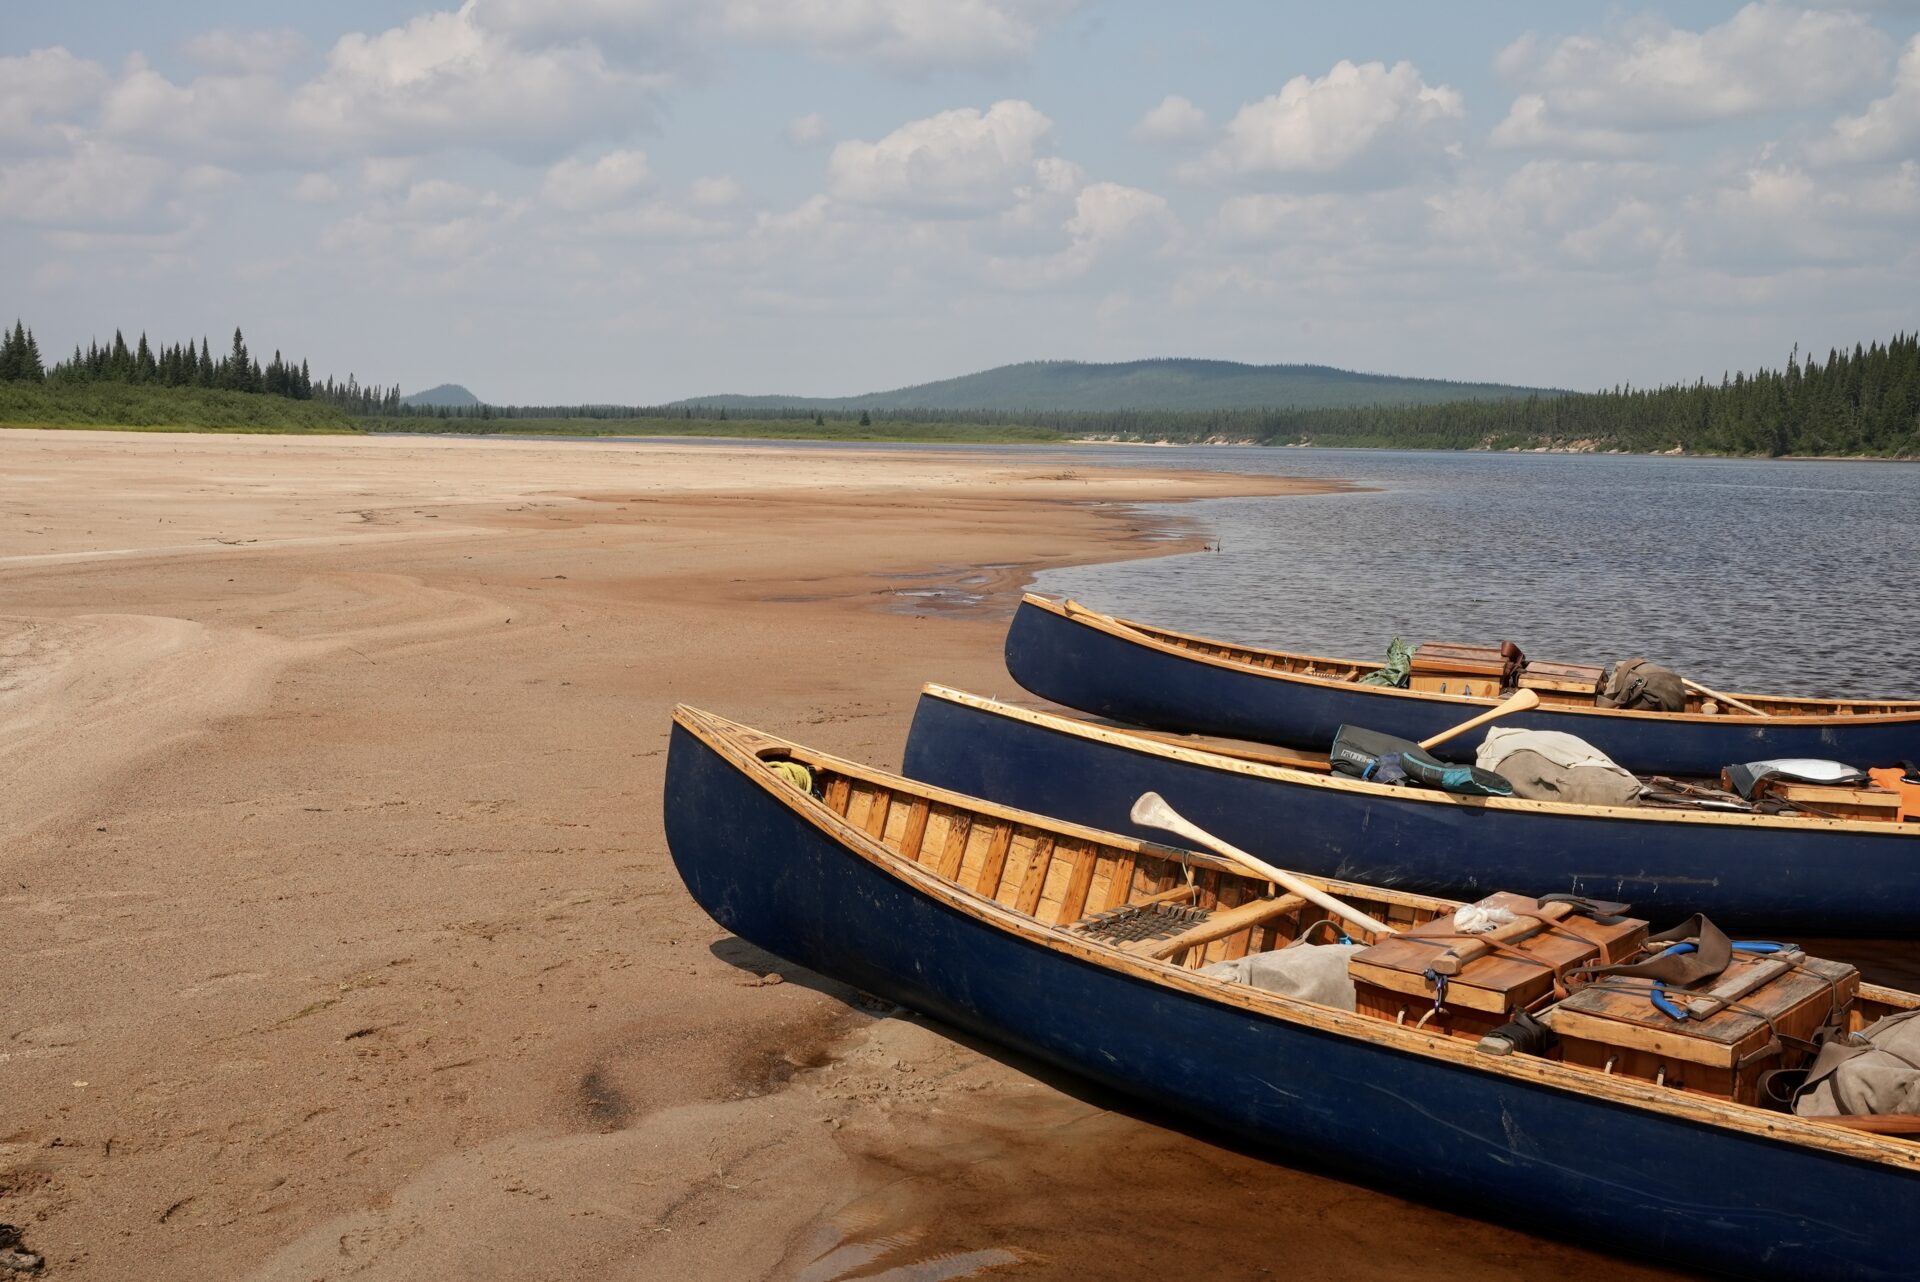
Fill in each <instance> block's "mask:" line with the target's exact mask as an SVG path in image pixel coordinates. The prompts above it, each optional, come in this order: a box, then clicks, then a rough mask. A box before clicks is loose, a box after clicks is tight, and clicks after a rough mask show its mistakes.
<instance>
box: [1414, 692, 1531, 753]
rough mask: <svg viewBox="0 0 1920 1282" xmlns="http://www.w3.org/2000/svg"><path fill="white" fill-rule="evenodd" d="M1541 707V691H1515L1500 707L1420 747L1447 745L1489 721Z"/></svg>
mask: <svg viewBox="0 0 1920 1282" xmlns="http://www.w3.org/2000/svg"><path fill="white" fill-rule="evenodd" d="M1539 706H1540V692H1539V691H1537V690H1515V691H1514V692H1513V693H1512V694H1510V695H1508V696H1507V697H1506V698H1505V699H1503V700H1501V702H1500V705H1499V706H1498V707H1494V708H1488V709H1487V710H1486V711H1485V712H1483V713H1481V714H1480V715H1479V716H1477V717H1474V718H1473V719H1472V720H1470V721H1462V722H1461V723H1460V724H1459V725H1457V726H1455V727H1454V728H1453V729H1451V730H1442V731H1441V732H1440V733H1439V734H1437V735H1435V736H1433V738H1431V739H1422V740H1421V741H1420V747H1421V748H1422V749H1428V748H1432V747H1433V745H1435V744H1436V743H1445V742H1446V741H1447V740H1449V739H1452V738H1454V737H1456V736H1458V735H1463V734H1465V733H1466V732H1467V731H1469V730H1472V729H1473V728H1474V727H1476V726H1484V725H1486V724H1487V722H1489V721H1494V720H1497V719H1498V718H1500V717H1505V716H1511V715H1512V714H1513V713H1516V712H1525V711H1526V710H1527V709H1528V708H1537V707H1539Z"/></svg>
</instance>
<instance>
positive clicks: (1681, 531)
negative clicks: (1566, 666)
mask: <svg viewBox="0 0 1920 1282" xmlns="http://www.w3.org/2000/svg"><path fill="white" fill-rule="evenodd" d="M1097 457H1098V458H1099V459H1100V460H1101V461H1111V462H1114V463H1123V464H1137V465H1143V466H1153V467H1169V466H1171V467H1182V468H1205V469H1209V470H1222V471H1233V472H1263V473H1277V474H1280V475H1286V476H1312V477H1326V478H1339V479H1345V480H1351V481H1355V482H1357V483H1359V484H1362V485H1366V486H1370V487H1373V488H1374V492H1371V493H1365V494H1332V495H1315V496H1307V497H1298V498H1282V499H1272V498H1266V499H1217V500H1208V501H1206V502H1203V503H1197V504H1182V505H1178V506H1177V507H1172V508H1169V509H1168V510H1169V511H1170V512H1177V513H1178V514H1179V515H1183V516H1188V517H1194V518H1197V519H1198V520H1200V521H1201V522H1202V523H1203V524H1204V525H1205V526H1206V527H1207V528H1208V529H1209V530H1210V531H1212V532H1213V533H1214V534H1215V535H1217V536H1218V538H1219V542H1220V545H1221V550H1220V551H1219V552H1218V553H1200V554H1196V555H1192V556H1182V557H1167V558H1160V559H1156V560H1145V561H1127V562H1122V563H1118V564H1113V565H1094V566H1076V567H1073V568H1070V569H1063V570H1055V571H1049V572H1047V573H1045V574H1043V575H1041V576H1040V581H1039V583H1038V585H1037V589H1038V590H1039V591H1042V592H1047V593H1054V594H1062V595H1069V594H1070V595H1072V596H1074V597H1076V598H1077V599H1079V600H1080V601H1081V602H1083V603H1085V604H1086V605H1089V606H1092V607H1093V608H1095V609H1099V610H1108V611H1113V612H1117V613H1120V614H1126V615H1131V616H1133V617H1135V618H1139V619H1141V620H1144V621H1147V622H1155V623H1162V624H1166V625H1168V626H1172V627H1177V628H1181V629H1183V630H1186V631H1191V632H1198V633H1201V634H1204V635H1214V636H1220V637H1224V638H1228V639H1232V640H1238V641H1249V642H1254V643H1258V644H1269V645H1273V646H1278V647H1280V648H1282V649H1290V650H1305V651H1310V652H1315V653H1325V654H1335V655H1341V656H1355V657H1363V658H1371V657H1375V656H1380V655H1384V653H1385V651H1386V646H1387V642H1388V641H1390V640H1391V639H1392V638H1394V637H1395V636H1400V637H1405V638H1406V639H1407V640H1408V641H1410V642H1413V643H1415V644H1418V643H1419V642H1421V641H1467V642H1497V641H1501V640H1511V641H1514V642H1516V643H1518V644H1519V646H1520V647H1521V648H1522V649H1523V650H1525V651H1526V652H1527V653H1528V654H1529V655H1531V656H1532V657H1534V658H1541V659H1560V660H1565V661H1570V662H1592V663H1604V662H1607V661H1609V660H1612V659H1618V658H1625V657H1627V656H1628V655H1634V654H1644V655H1646V656H1647V657H1648V658H1650V659H1653V660H1654V661H1656V662H1659V663H1664V664H1667V665H1668V666H1670V667H1673V668H1676V669H1678V670H1679V671H1680V672H1682V673H1683V674H1685V675H1687V676H1689V677H1692V678H1694V679H1695V680H1697V681H1702V682H1705V683H1706V684H1708V685H1713V686H1719V687H1720V688H1723V689H1731V690H1735V691H1741V690H1746V691H1761V692H1776V691H1777V692H1790V693H1812V694H1825V695H1863V696H1871V697H1883V698H1894V697H1900V698H1920V671H1916V669H1915V661H1916V659H1920V646H1916V644H1915V630H1916V624H1920V593H1916V592H1915V591H1914V590H1913V588H1912V586H1911V583H1910V581H1909V579H1908V571H1909V569H1910V568H1911V567H1916V566H1920V466H1915V465H1911V464H1895V463H1811V462H1808V463H1781V462H1770V461H1747V460H1727V459H1681V458H1650V457H1638V456H1635V457H1612V456H1593V455H1564V454H1518V455H1516V454H1452V453H1391V454H1389V453H1380V452H1375V451H1369V450H1293V449H1257V448H1247V449H1234V448H1221V449H1192V450H1180V451H1170V450H1166V449H1116V450H1110V451H1109V450H1102V451H1100V452H1099V454H1098V456H1097ZM1089 461H1092V459H1091V458H1090V459H1089ZM1916 747H1917V748H1920V745H1916Z"/></svg>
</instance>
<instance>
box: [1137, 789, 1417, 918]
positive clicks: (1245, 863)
mask: <svg viewBox="0 0 1920 1282" xmlns="http://www.w3.org/2000/svg"><path fill="white" fill-rule="evenodd" d="M1130 818H1132V820H1133V822H1135V823H1137V824H1141V825H1143V826H1145V827H1148V828H1160V829H1164V830H1165V831H1167V832H1173V833H1178V834H1180V835H1181V836H1182V837H1185V838H1187V839H1188V840H1189V841H1197V842H1199V843H1200V844H1201V845H1203V846H1205V847H1207V848H1208V849H1209V850H1213V851H1217V852H1219V853H1220V854H1221V855H1224V856H1225V857H1226V858H1228V859H1231V860H1232V861H1233V862H1234V863H1236V864H1239V865H1240V866H1241V867H1242V868H1245V869H1247V870H1248V871H1249V872H1253V873H1257V874H1259V875H1260V876H1261V877H1263V878H1264V879H1266V880H1267V881H1270V882H1273V883H1274V884H1275V885H1277V886H1285V887H1286V888H1287V889H1288V890H1290V891H1292V892H1293V893H1294V894H1296V895H1298V896H1300V897H1301V898H1302V899H1304V900H1306V901H1307V902H1308V903H1312V904H1318V905H1319V906H1320V907H1322V908H1324V909H1326V910H1327V911H1328V912H1330V913H1332V914H1333V915H1334V916H1336V917H1338V918H1340V919H1341V920H1343V921H1345V922H1347V923H1349V924H1351V925H1354V926H1358V927H1359V928H1360V929H1362V930H1364V931H1367V932H1369V933H1371V934H1374V935H1381V936H1385V935H1393V934H1397V933H1398V932H1397V931H1395V930H1394V929H1393V927H1391V926H1389V925H1387V924H1386V923H1385V922H1378V921H1375V920H1374V919H1373V918H1371V917H1369V916H1367V915H1366V914H1365V913H1363V912H1361V911H1360V910H1359V909H1358V908H1355V907H1353V905H1351V904H1348V903H1345V902H1343V901H1341V900H1339V899H1335V898H1334V897H1333V896H1332V895H1329V894H1328V893H1327V892H1326V891H1324V890H1321V889H1320V888H1319V887H1318V886H1314V885H1311V884H1310V883H1308V882H1304V881H1302V880H1300V878H1298V877H1296V876H1294V875H1293V874H1292V873H1290V872H1288V871H1286V870H1285V869H1283V868H1275V867H1274V866H1273V865H1272V864H1270V863H1268V862H1266V861H1265V860H1264V859H1256V858H1254V857H1253V856H1252V855H1250V854H1248V853H1247V852H1246V851H1244V850H1242V849H1240V848H1239V847H1238V846H1234V845H1230V844H1228V843H1227V842H1225V841H1222V840H1221V839H1220V838H1218V837H1216V836H1214V835H1213V834H1212V833H1210V832H1208V831H1207V830H1206V829H1204V828H1202V827H1201V826H1200V825H1198V824H1196V823H1193V822H1192V821H1191V820H1189V819H1187V818H1186V817H1185V816H1183V815H1182V814H1181V813H1180V812H1179V811H1177V810H1175V809H1174V808H1173V807H1172V806H1169V805H1168V804H1167V801H1166V798H1165V797H1162V796H1161V795H1160V794H1159V793H1157V792H1143V793H1141V794H1140V798H1139V800H1137V801H1135V802H1134V803H1133V813H1132V815H1131V816H1130Z"/></svg>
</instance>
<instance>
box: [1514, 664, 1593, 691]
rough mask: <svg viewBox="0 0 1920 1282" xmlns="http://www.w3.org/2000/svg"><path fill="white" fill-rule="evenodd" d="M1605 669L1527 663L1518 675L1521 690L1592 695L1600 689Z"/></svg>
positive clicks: (1577, 665)
mask: <svg viewBox="0 0 1920 1282" xmlns="http://www.w3.org/2000/svg"><path fill="white" fill-rule="evenodd" d="M1605 673H1606V669H1605V668H1601V667H1596V666H1594V665H1592V664H1586V663H1529V664H1528V665H1527V666H1526V667H1525V668H1524V669H1523V670H1522V671H1521V673H1520V687H1521V689H1523V690H1557V691H1559V692H1561V693H1563V694H1593V693H1595V692H1596V691H1598V690H1599V689H1600V678H1601V677H1602V676H1603V675H1605Z"/></svg>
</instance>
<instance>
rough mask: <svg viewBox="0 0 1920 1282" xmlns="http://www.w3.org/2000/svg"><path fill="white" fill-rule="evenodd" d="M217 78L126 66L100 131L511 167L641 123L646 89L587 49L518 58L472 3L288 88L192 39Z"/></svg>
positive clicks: (253, 53) (239, 41)
mask: <svg viewBox="0 0 1920 1282" xmlns="http://www.w3.org/2000/svg"><path fill="white" fill-rule="evenodd" d="M203 41H204V43H205V44H206V46H207V47H206V49H204V50H203V52H205V53H207V54H209V55H210V56H212V57H214V59H215V61H217V62H221V63H222V64H223V66H234V65H236V64H237V65H238V69H237V70H220V71H215V72H212V73H210V74H206V75H200V76H196V77H194V78H193V79H191V80H188V81H186V82H184V83H175V82H174V81H172V80H169V79H168V78H167V77H165V76H163V75H161V74H160V73H159V72H157V71H155V70H153V69H152V68H151V67H149V66H148V65H146V63H145V62H144V60H142V59H139V58H138V57H136V58H134V59H130V60H129V66H128V69H127V71H126V74H125V75H124V76H123V77H122V78H121V80H120V81H119V82H118V83H117V84H115V85H114V86H113V88H112V90H111V91H110V92H109V93H108V94H107V96H106V100H105V103H104V105H103V108H102V112H101V123H102V127H103V128H104V130H105V131H106V133H107V134H109V135H110V136H113V137H115V138H118V139H122V140H126V141H134V142H139V143H141V144H143V145H148V146H160V147H165V148H168V149H173V150H180V151H186V152H189V153H196V154H200V155H211V156H217V157H220V158H222V159H224V160H228V161H231V162H234V163H248V164H255V165H277V164H284V163H286V162H288V161H289V160H292V161H295V162H302V161H304V162H307V163H312V162H315V161H328V160H332V159H336V158H340V157H344V156H351V155H365V154H367V153H369V152H371V153H375V154H378V153H382V152H385V153H399V154H417V153H420V152H425V151H431V150H437V149H442V148H453V147H475V148H480V149H484V150H488V151H492V152H495V153H497V154H500V155H504V156H506V157H508V158H510V159H515V160H520V161H523V162H529V161H541V160H546V159H549V158H551V157H553V156H555V155H558V154H563V153H565V152H567V151H569V150H572V149H573V148H574V147H576V146H578V145H579V144H580V143H582V142H584V141H587V140H589V139H591V138H594V137H599V136H609V135H614V134H624V133H627V132H630V131H631V130H632V129H633V128H634V127H635V126H636V125H642V124H646V123H648V122H649V121H651V119H652V115H653V109H654V101H655V92H656V90H657V88H658V86H659V84H660V83H661V82H660V81H659V79H658V78H655V77H649V76H645V75H641V74H638V73H634V72H629V71H624V70H620V69H618V68H615V67H613V66H610V65H609V64H608V62H607V60H606V58H605V57H604V56H603V54H602V53H601V52H600V51H599V50H598V49H597V48H595V47H594V46H592V45H590V44H586V43H571V44H565V45H557V46H551V47H522V46H520V45H517V44H515V43H514V42H513V40H512V39H511V38H510V37H509V36H507V35H504V34H502V33H501V32H499V31H497V30H493V29H491V28H488V27H485V26H482V25H480V24H479V23H477V22H476V21H475V20H474V16H473V10H472V6H471V5H468V6H466V7H462V8H460V9H458V10H451V11H436V12H430V13H425V14H422V15H420V16H418V17H416V18H414V19H412V20H410V21H409V22H407V23H406V24H405V25H403V26H398V27H393V28H391V29H389V30H386V31H382V32H379V33H377V34H366V33H360V32H354V33H350V34H348V35H345V36H342V37H341V38H340V39H339V40H338V41H336V42H335V44H334V45H333V47H332V49H331V50H329V51H328V53H327V56H326V61H325V65H324V66H323V67H322V68H321V70H320V72H319V73H318V74H317V75H315V76H314V77H313V78H311V79H309V80H307V81H305V82H303V83H299V84H295V85H292V86H289V85H287V84H285V83H283V82H282V81H281V80H280V79H279V78H278V77H277V76H276V75H274V74H272V73H271V72H270V71H268V70H264V69H263V63H265V62H267V61H270V60H271V59H270V55H271V54H272V52H273V46H272V44H271V41H269V43H268V44H266V45H263V46H262V47H261V48H259V49H255V48H252V47H251V46H249V45H248V43H247V41H246V39H245V38H243V37H239V36H221V37H220V38H219V39H214V38H211V37H208V38H203Z"/></svg>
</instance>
